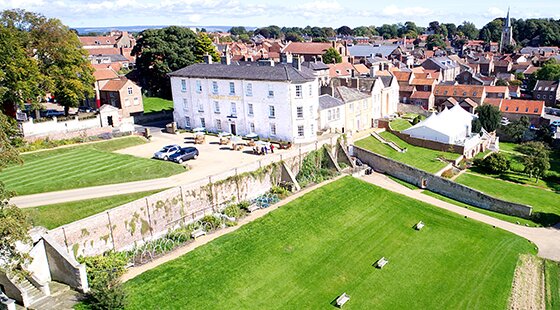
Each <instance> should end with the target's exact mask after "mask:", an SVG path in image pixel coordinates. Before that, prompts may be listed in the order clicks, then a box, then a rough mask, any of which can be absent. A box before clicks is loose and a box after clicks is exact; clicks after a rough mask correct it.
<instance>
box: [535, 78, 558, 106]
mask: <svg viewBox="0 0 560 310" xmlns="http://www.w3.org/2000/svg"><path fill="white" fill-rule="evenodd" d="M559 85H560V81H542V80H539V81H537V84H535V88H534V89H533V98H535V99H537V100H543V101H544V102H545V104H546V105H547V106H555V105H556V104H557V103H558V101H559V100H560V87H559Z"/></svg>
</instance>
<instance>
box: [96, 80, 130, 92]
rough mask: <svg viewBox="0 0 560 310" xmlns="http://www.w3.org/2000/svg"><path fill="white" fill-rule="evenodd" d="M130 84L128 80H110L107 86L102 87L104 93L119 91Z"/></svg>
mask: <svg viewBox="0 0 560 310" xmlns="http://www.w3.org/2000/svg"><path fill="white" fill-rule="evenodd" d="M127 82H128V79H127V78H124V77H123V78H119V79H115V80H110V81H109V82H107V84H105V85H103V87H101V90H102V91H119V90H121V88H123V86H124V85H125V84H126V83H127Z"/></svg>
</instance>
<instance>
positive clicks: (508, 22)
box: [505, 6, 511, 27]
mask: <svg viewBox="0 0 560 310" xmlns="http://www.w3.org/2000/svg"><path fill="white" fill-rule="evenodd" d="M509 25H511V21H510V19H509V6H508V12H507V17H506V25H505V27H509Z"/></svg>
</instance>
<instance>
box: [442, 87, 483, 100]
mask: <svg viewBox="0 0 560 310" xmlns="http://www.w3.org/2000/svg"><path fill="white" fill-rule="evenodd" d="M483 93H484V86H478V85H436V86H435V88H434V95H436V96H446V97H451V96H458V97H471V98H482V94H483Z"/></svg>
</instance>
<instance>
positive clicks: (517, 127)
mask: <svg viewBox="0 0 560 310" xmlns="http://www.w3.org/2000/svg"><path fill="white" fill-rule="evenodd" d="M529 125H531V122H530V121H529V118H528V117H527V116H525V115H523V116H522V117H521V118H520V119H518V120H515V121H513V122H511V123H510V124H509V125H507V126H506V127H505V132H506V133H507V134H508V135H509V136H510V137H511V138H512V139H514V140H515V141H517V142H519V141H521V139H522V138H523V135H525V132H526V131H527V129H529Z"/></svg>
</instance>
